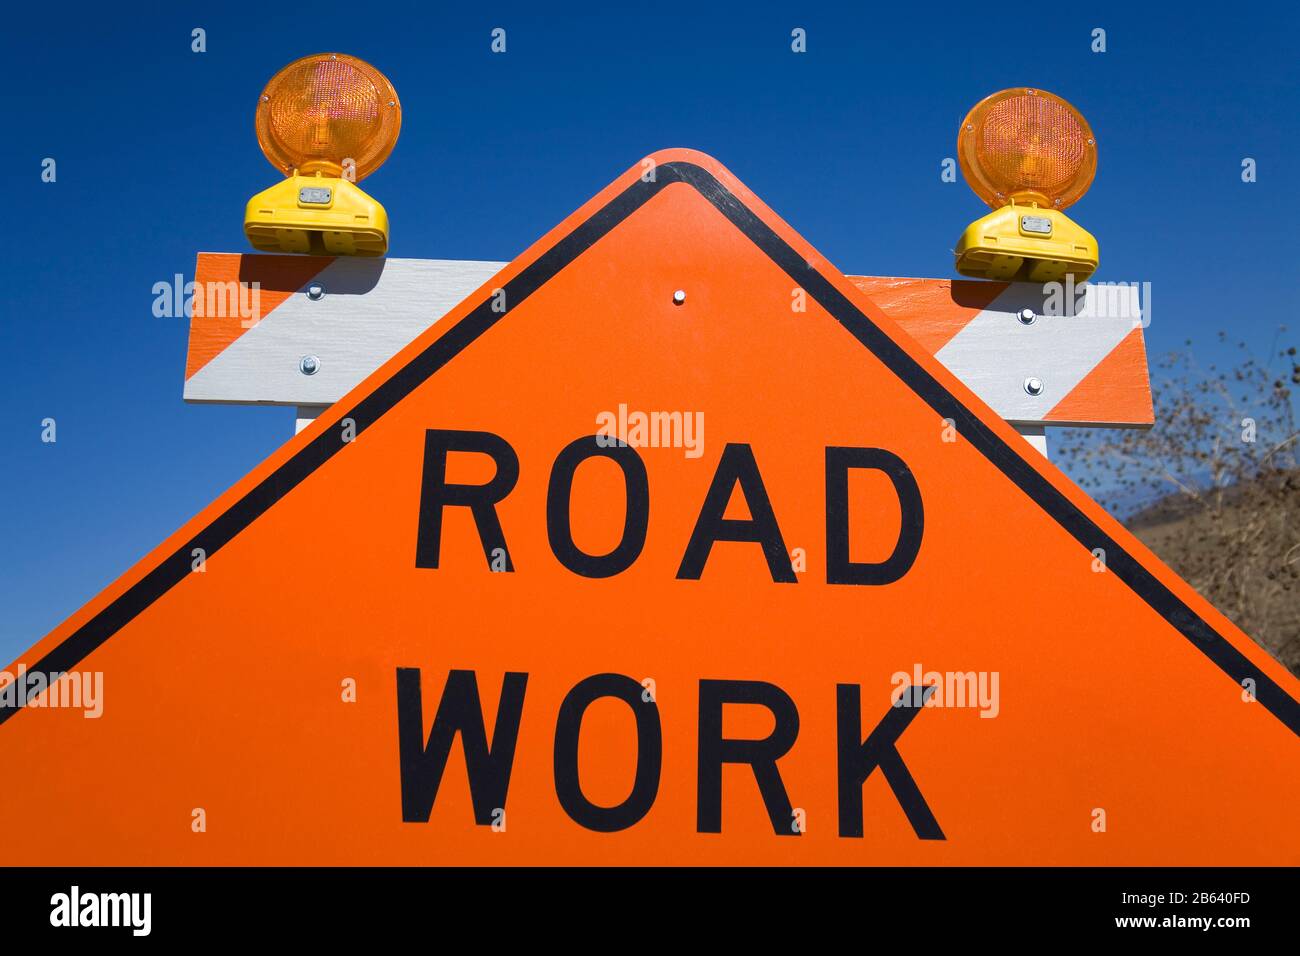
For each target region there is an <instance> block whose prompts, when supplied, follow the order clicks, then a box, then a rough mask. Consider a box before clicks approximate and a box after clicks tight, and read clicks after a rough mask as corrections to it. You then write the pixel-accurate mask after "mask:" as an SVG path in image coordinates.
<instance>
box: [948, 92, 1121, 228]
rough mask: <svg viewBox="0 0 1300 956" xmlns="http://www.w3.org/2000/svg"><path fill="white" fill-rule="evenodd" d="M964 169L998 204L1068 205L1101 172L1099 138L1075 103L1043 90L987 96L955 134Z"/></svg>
mask: <svg viewBox="0 0 1300 956" xmlns="http://www.w3.org/2000/svg"><path fill="white" fill-rule="evenodd" d="M957 155H958V157H959V159H960V161H961V169H962V173H963V174H964V175H965V177H966V181H967V182H968V183H970V187H971V189H973V190H975V194H976V195H977V196H979V197H980V199H983V200H984V201H985V202H986V203H988V204H989V205H990V206H992V207H994V208H995V209H996V208H997V207H999V206H1005V205H1006V204H1007V203H1008V202H1010V201H1011V200H1012V199H1013V198H1014V199H1017V200H1024V201H1036V202H1039V203H1042V204H1043V205H1047V206H1051V207H1052V208H1055V209H1064V208H1065V207H1066V206H1069V205H1071V204H1072V203H1074V202H1075V201H1077V200H1078V199H1079V197H1080V196H1082V195H1083V194H1084V193H1085V192H1087V191H1088V187H1089V186H1090V185H1091V184H1092V177H1093V176H1094V175H1095V174H1096V172H1097V141H1096V140H1095V139H1094V138H1093V135H1092V130H1091V129H1090V128H1089V126H1088V122H1087V120H1085V119H1084V118H1083V116H1081V115H1080V114H1079V111H1078V110H1076V109H1075V108H1074V107H1073V106H1071V105H1070V104H1069V103H1067V102H1066V101H1065V100H1063V99H1061V98H1060V97H1059V96H1054V95H1053V94H1051V93H1047V92H1045V91H1043V90H1028V89H1014V90H1003V91H1002V92H1000V93H994V94H993V95H992V96H989V97H986V98H984V99H983V100H981V101H980V102H979V103H977V104H975V107H974V108H973V109H972V110H971V111H970V113H969V114H968V115H967V116H966V119H965V120H963V121H962V124H961V129H960V130H959V131H958V133H957Z"/></svg>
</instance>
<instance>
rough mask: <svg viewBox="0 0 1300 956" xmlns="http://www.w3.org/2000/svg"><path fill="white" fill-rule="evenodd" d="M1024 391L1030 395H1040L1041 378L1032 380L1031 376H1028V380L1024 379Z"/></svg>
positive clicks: (1041, 390)
mask: <svg viewBox="0 0 1300 956" xmlns="http://www.w3.org/2000/svg"><path fill="white" fill-rule="evenodd" d="M1025 391H1026V392H1028V393H1029V394H1030V395H1042V394H1043V380H1042V379H1041V378H1034V377H1033V376H1032V375H1031V376H1029V378H1027V379H1025Z"/></svg>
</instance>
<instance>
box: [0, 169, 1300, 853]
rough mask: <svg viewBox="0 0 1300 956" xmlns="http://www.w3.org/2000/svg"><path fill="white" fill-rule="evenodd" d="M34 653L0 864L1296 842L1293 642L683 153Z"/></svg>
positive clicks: (6, 731) (582, 222) (564, 229)
mask: <svg viewBox="0 0 1300 956" xmlns="http://www.w3.org/2000/svg"><path fill="white" fill-rule="evenodd" d="M679 292H681V293H684V297H683V296H680V295H678V294H677V293H679ZM431 318H432V317H431ZM656 413H657V414H656ZM620 439H621V440H622V441H621V442H620ZM665 446H667V447H665ZM19 667H21V668H26V669H27V671H28V672H29V675H28V676H30V673H32V672H34V673H42V672H43V673H48V672H65V671H66V672H72V674H73V677H74V678H76V677H78V675H93V674H99V675H102V686H101V688H100V697H99V699H100V703H101V704H102V714H101V715H100V716H98V717H93V716H92V717H87V716H85V715H84V708H83V709H77V708H76V707H51V706H48V704H49V703H50V700H49V697H50V693H49V692H47V693H45V694H43V695H40V696H38V697H35V698H34V699H33V700H32V701H31V702H30V703H28V705H27V706H24V707H20V706H17V705H16V704H14V703H13V702H12V700H11V702H10V704H9V705H8V706H7V707H6V708H5V709H4V710H3V711H0V717H2V719H3V723H2V724H0V748H2V749H3V753H4V755H5V757H6V759H7V762H8V763H9V765H10V766H11V767H19V768H22V773H21V774H20V775H19V777H18V778H15V779H14V780H13V781H11V783H10V784H9V785H8V786H6V787H4V788H0V818H3V819H4V820H5V821H6V822H7V827H6V831H7V832H6V836H5V858H6V860H7V861H8V862H10V863H13V864H17V863H27V864H192V863H197V864H233V863H249V864H268V863H286V864H333V863H345V864H353V863H399V864H433V863H448V864H466V863H471V864H473V863H489V864H492V863H512V864H513V863H518V864H556V863H565V864H567V863H587V864H610V863H622V864H647V863H713V864H717V863H737V864H750V863H754V864H757V863H775V864H796V863H798V864H802V863H809V864H913V863H915V864H1157V863H1158V864H1238V863H1239V864H1259V863H1277V864H1282V863H1291V864H1294V863H1296V862H1297V861H1300V821H1298V819H1297V816H1296V814H1295V808H1294V796H1293V795H1294V794H1295V793H1296V792H1297V791H1298V790H1300V759H1298V758H1300V748H1298V747H1297V733H1298V732H1300V705H1297V702H1296V697H1297V681H1296V680H1295V679H1294V678H1293V677H1292V676H1291V675H1289V674H1288V673H1287V672H1286V671H1285V670H1284V669H1283V668H1281V667H1280V666H1279V665H1278V664H1277V663H1276V662H1274V661H1273V660H1272V659H1270V658H1269V657H1268V656H1267V655H1266V654H1265V653H1263V652H1262V651H1261V650H1260V649H1259V648H1258V647H1256V646H1255V645H1254V644H1253V643H1252V642H1251V641H1250V640H1249V639H1248V638H1246V636H1245V635H1243V634H1242V633H1241V632H1240V631H1238V630H1237V629H1236V628H1235V627H1233V626H1232V625H1231V624H1230V623H1229V622H1228V621H1227V620H1226V619H1225V618H1224V617H1223V616H1222V615H1220V614H1218V613H1217V612H1215V611H1214V609H1213V608H1211V607H1210V606H1209V605H1208V604H1207V603H1206V602H1205V601H1203V600H1202V599H1201V598H1200V597H1198V596H1197V595H1196V594H1195V593H1194V592H1193V590H1192V589H1191V588H1190V587H1188V586H1187V585H1186V584H1184V583H1183V582H1182V581H1180V580H1179V579H1178V578H1177V577H1176V576H1175V575H1173V574H1172V573H1171V572H1170V571H1169V570H1168V569H1166V568H1165V567H1164V566H1162V565H1161V564H1160V563H1159V562H1158V561H1157V560H1156V559H1155V557H1154V556H1152V554H1151V553H1150V552H1149V551H1147V550H1146V549H1145V548H1144V547H1142V545H1141V544H1139V543H1138V542H1137V541H1136V540H1135V539H1134V538H1133V537H1132V536H1131V535H1130V534H1128V533H1127V532H1126V531H1124V529H1123V528H1122V527H1120V525H1119V524H1118V523H1116V522H1115V521H1114V520H1112V519H1111V518H1110V517H1109V516H1108V515H1107V514H1106V513H1105V512H1104V511H1103V510H1102V509H1101V508H1100V507H1099V506H1098V505H1096V504H1095V503H1094V502H1093V501H1091V500H1090V499H1089V498H1088V497H1087V496H1086V495H1084V494H1083V493H1082V492H1080V491H1079V490H1078V489H1077V488H1075V487H1074V486H1073V485H1072V484H1071V483H1070V482H1069V481H1068V480H1067V479H1066V478H1065V477H1064V476H1063V475H1062V474H1061V473H1060V472H1059V471H1058V470H1057V469H1056V468H1054V467H1053V466H1052V465H1051V464H1049V463H1048V462H1046V461H1045V460H1044V459H1043V458H1041V457H1040V456H1039V455H1038V454H1037V453H1036V452H1035V451H1034V450H1033V449H1031V448H1030V446H1029V445H1028V444H1026V443H1025V442H1024V441H1023V440H1022V439H1021V438H1020V437H1019V436H1018V435H1017V434H1016V433H1015V432H1014V431H1013V430H1012V429H1011V428H1009V427H1008V426H1007V425H1006V424H1005V423H1004V422H1002V421H1000V420H998V419H997V418H996V417H995V416H994V415H993V413H992V412H991V411H989V409H988V408H987V407H985V406H984V405H983V404H982V403H981V402H980V401H979V400H978V399H976V398H975V397H974V396H973V395H972V394H971V393H970V392H969V391H968V390H967V389H966V388H964V387H963V386H962V385H961V383H960V382H958V381H957V380H956V379H954V378H953V377H952V376H951V375H950V374H948V373H947V372H946V371H945V370H944V369H943V368H942V367H941V366H940V365H939V364H938V362H936V361H935V360H934V359H933V358H932V357H931V356H930V355H929V354H927V353H926V352H925V351H924V350H922V349H921V348H919V347H918V346H917V345H916V344H915V343H913V342H912V341H910V340H909V339H908V338H907V337H906V336H905V335H903V334H902V333H901V332H899V331H898V330H897V329H896V328H895V327H893V326H892V325H891V324H890V323H889V322H888V321H887V320H885V319H883V318H881V317H880V316H879V314H878V313H877V311H876V310H875V308H874V306H873V305H872V303H871V301H870V300H869V299H867V298H866V297H864V295H863V294H862V293H861V292H860V291H858V290H857V289H856V288H855V287H854V286H853V285H851V284H850V283H849V282H848V281H847V280H845V279H844V278H843V276H842V274H841V272H840V271H839V270H837V269H835V268H833V267H831V266H830V264H829V263H827V262H826V261H825V260H824V259H823V258H822V257H821V256H820V255H818V253H817V252H816V251H815V250H814V249H813V248H812V247H811V246H810V245H809V244H808V243H807V242H805V241H804V240H803V239H802V238H800V237H799V236H798V235H797V234H796V233H795V232H794V230H792V229H791V228H790V227H789V226H788V225H786V224H785V223H784V222H782V221H781V220H780V219H779V218H778V217H777V216H776V215H775V214H774V213H772V211H771V210H769V209H768V208H767V207H766V206H764V205H763V204H762V203H761V202H759V201H758V200H757V199H756V198H755V197H754V196H753V195H752V194H751V193H750V192H749V191H748V190H747V189H745V188H744V187H743V186H742V185H741V184H740V183H739V182H737V180H736V179H735V178H734V177H733V176H732V175H731V174H730V173H728V172H727V171H726V170H725V169H724V168H722V166H721V165H719V164H718V163H716V162H715V161H713V160H712V159H710V158H708V157H706V156H703V155H701V154H699V153H694V152H689V151H683V150H673V151H668V152H664V153H661V154H658V155H656V156H655V157H653V162H652V163H651V164H638V165H637V166H636V167H635V168H634V169H632V170H630V171H629V172H627V173H626V174H624V175H623V176H621V177H620V178H619V179H618V180H617V181H616V182H614V183H613V184H611V185H610V186H609V187H608V188H607V189H605V190H604V191H603V192H601V193H600V194H599V195H598V196H596V197H595V198H594V199H592V200H591V201H590V202H589V203H587V204H586V205H585V206H583V207H582V208H581V209H579V210H578V211H577V212H576V213H574V214H573V215H572V216H571V217H569V218H568V219H567V220H565V221H564V222H563V223H562V224H561V225H559V226H558V227H556V228H555V229H554V230H552V231H551V232H550V233H548V234H547V235H546V236H545V237H543V238H542V239H541V240H540V241H539V242H537V243H536V244H535V245H534V246H533V247H532V248H531V249H529V250H528V251H527V252H526V253H524V254H523V255H522V256H520V257H519V258H518V259H517V260H516V261H515V262H513V263H512V264H511V265H510V266H509V267H507V268H506V269H505V270H503V271H502V272H501V273H500V275H499V276H497V277H496V279H495V280H494V281H492V282H490V283H489V284H488V285H486V286H484V287H483V288H482V289H480V290H479V291H478V292H476V293H475V294H474V295H472V296H471V297H470V298H468V299H467V300H466V301H465V302H464V303H462V304H461V305H460V306H459V307H458V308H457V309H455V310H454V311H453V312H452V313H451V314H450V315H449V316H447V317H446V318H445V319H443V320H442V321H440V322H438V323H437V324H436V325H434V326H432V327H431V328H430V329H429V330H428V332H426V333H425V334H423V335H422V336H420V337H419V338H418V339H417V340H416V341H414V342H413V343H412V344H411V345H410V346H408V347H407V348H405V349H403V350H402V352H401V353H400V354H398V355H397V356H395V357H394V358H393V359H392V360H391V361H389V362H388V363H387V364H385V365H384V366H383V367H382V368H381V369H379V370H378V371H377V372H375V373H374V374H373V375H372V376H370V378H369V379H368V380H367V381H365V382H364V383H363V384H362V385H360V386H359V387H358V388H356V389H355V390H354V391H353V392H352V393H350V394H349V395H347V396H346V397H345V398H343V399H342V400H341V401H339V402H338V403H337V404H336V405H334V406H333V407H332V408H331V409H330V410H329V411H328V412H327V413H326V414H324V415H322V416H321V418H320V419H319V420H318V421H317V422H316V423H315V424H314V425H313V426H312V427H310V428H309V429H307V430H306V431H304V432H303V433H302V434H300V435H298V436H297V437H296V438H295V439H294V440H292V441H290V442H289V443H288V444H287V445H285V446H284V447H283V448H282V449H280V450H279V451H278V452H276V453H275V454H274V455H272V456H271V457H270V458H269V459H268V460H267V461H265V462H264V463H263V464H261V465H260V466H258V467H257V468H256V469H254V470H253V472H252V473H251V474H249V475H248V476H247V477H246V478H244V479H243V480H242V481H240V482H239V483H238V484H237V485H236V486H235V487H234V488H232V489H231V490H230V491H229V492H227V493H226V494H224V495H223V496H222V497H221V498H220V499H218V500H217V501H216V502H214V503H213V504H212V505H211V506H210V507H208V508H207V509H205V510H204V511H203V512H202V513H201V514H199V515H198V516H197V517H196V518H194V520H193V521H191V522H189V523H188V524H187V525H186V526H185V527H184V528H182V529H181V530H180V531H178V532H177V533H176V534H174V535H173V536H171V537H170V538H169V539H168V540H167V541H165V542H164V543H163V544H162V545H161V546H160V547H159V548H158V549H156V550H155V551H153V552H152V553H151V554H150V555H149V556H148V557H146V558H145V559H144V560H142V561H141V562H140V563H139V564H138V565H137V566H136V567H135V568H133V569H132V570H131V571H130V572H128V573H127V574H126V575H124V576H123V577H122V578H121V579H120V580H119V581H117V582H116V583H114V584H113V585H112V586H111V587H109V588H108V589H107V590H106V591H105V592H104V593H103V594H101V595H100V596H99V597H97V598H96V599H95V600H93V601H91V602H90V604H88V605H87V606H86V607H85V608H83V609H82V610H81V611H79V612H78V613H77V614H75V615H74V616H73V617H72V618H71V619H70V620H69V621H67V622H66V623H65V624H64V625H63V626H62V627H60V628H59V629H58V630H56V631H55V632H54V633H52V634H51V635H49V636H48V637H47V638H46V639H45V640H43V641H41V642H40V643H39V644H38V645H37V646H36V647H34V648H32V650H31V651H30V652H29V653H27V654H26V655H24V656H23V658H22V660H21V661H20V662H18V664H16V665H14V666H11V668H10V672H11V673H16V672H17V670H18V669H19ZM87 679H89V678H87ZM71 681H72V678H69V679H66V680H65V681H64V684H67V683H69V682H71ZM9 686H10V687H14V686H17V684H16V683H14V684H10V685H9ZM29 686H30V685H29ZM64 691H66V688H64ZM61 692H63V691H61ZM62 702H63V703H67V702H68V701H67V700H63V701H62Z"/></svg>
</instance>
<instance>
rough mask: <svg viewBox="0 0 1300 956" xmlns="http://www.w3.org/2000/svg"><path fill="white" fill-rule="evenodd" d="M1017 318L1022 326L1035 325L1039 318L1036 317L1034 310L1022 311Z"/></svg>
mask: <svg viewBox="0 0 1300 956" xmlns="http://www.w3.org/2000/svg"><path fill="white" fill-rule="evenodd" d="M1016 318H1017V319H1019V320H1020V324H1021V325H1033V324H1034V319H1036V318H1038V316H1036V315H1034V310H1033V309H1021V310H1020V312H1019V313H1018V314H1017V315H1016Z"/></svg>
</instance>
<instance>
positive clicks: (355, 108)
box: [257, 53, 402, 180]
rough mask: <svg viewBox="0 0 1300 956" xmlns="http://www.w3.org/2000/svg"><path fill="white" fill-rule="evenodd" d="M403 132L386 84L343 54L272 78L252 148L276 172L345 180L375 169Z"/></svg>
mask: <svg viewBox="0 0 1300 956" xmlns="http://www.w3.org/2000/svg"><path fill="white" fill-rule="evenodd" d="M401 127H402V107H401V104H400V103H399V102H398V101H397V91H396V90H394V89H393V84H391V83H389V82H388V78H387V77H386V76H384V74H382V73H380V72H379V71H378V70H376V69H375V68H374V67H373V66H371V65H370V64H369V63H366V62H364V61H363V60H358V59H357V58H356V57H352V56H347V55H345V54H342V53H318V54H316V55H314V56H305V57H303V58H302V59H301V60H295V61H294V62H292V63H290V64H289V65H288V66H286V67H285V68H284V69H283V70H281V71H280V72H279V73H277V74H275V76H273V77H272V78H271V82H270V83H268V84H266V89H265V90H263V91H262V97H261V99H260V100H259V101H258V104H257V142H258V144H259V145H260V146H261V147H262V152H263V153H265V154H266V158H267V159H269V160H270V161H271V164H272V165H273V166H275V167H276V168H278V169H279V170H280V171H281V172H284V173H286V174H287V173H289V172H291V171H292V170H295V169H296V170H298V171H299V172H303V173H314V172H321V173H324V174H326V175H328V176H340V175H342V174H343V169H344V164H345V162H346V161H347V160H349V159H350V160H352V162H353V163H354V164H355V178H356V179H358V180H359V179H362V178H363V177H365V176H367V175H369V174H370V173H372V172H374V171H375V170H376V169H378V168H379V165H380V164H381V163H382V162H383V161H384V160H385V159H387V158H388V154H389V153H390V152H392V149H393V144H394V143H396V142H397V134H398V131H399V130H400V129H401Z"/></svg>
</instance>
